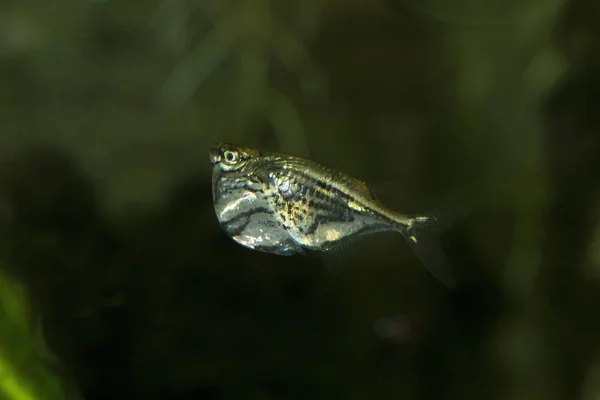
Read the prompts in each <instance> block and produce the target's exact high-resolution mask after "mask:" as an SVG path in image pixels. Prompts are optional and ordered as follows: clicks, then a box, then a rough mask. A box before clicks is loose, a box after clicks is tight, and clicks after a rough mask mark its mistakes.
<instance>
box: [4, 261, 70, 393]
mask: <svg viewBox="0 0 600 400" xmlns="http://www.w3.org/2000/svg"><path fill="white" fill-rule="evenodd" d="M31 321H32V317H31V308H30V305H29V302H28V301H27V293H26V290H25V289H24V287H23V286H22V285H20V284H19V283H18V282H17V281H16V280H15V279H14V278H12V277H11V276H9V275H8V274H7V273H6V272H4V271H3V270H2V269H1V267H0V394H3V397H2V398H6V399H7V400H59V399H66V398H67V396H66V393H65V392H64V390H63V388H62V382H61V380H60V379H59V378H58V377H57V376H55V374H54V373H53V371H52V370H51V368H50V367H49V363H53V362H54V360H53V359H52V358H53V356H52V355H50V353H49V351H48V350H47V348H46V345H45V342H44V340H43V338H42V337H41V336H39V335H38V333H40V332H41V331H36V329H35V324H32V323H31Z"/></svg>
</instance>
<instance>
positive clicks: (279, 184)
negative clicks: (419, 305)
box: [210, 143, 454, 286]
mask: <svg viewBox="0 0 600 400" xmlns="http://www.w3.org/2000/svg"><path fill="white" fill-rule="evenodd" d="M210 161H211V163H212V165H213V177H212V180H213V182H212V189H213V202H214V208H215V213H216V215H217V218H218V220H219V223H220V225H221V227H222V228H223V230H224V231H225V232H226V233H227V235H228V236H229V237H231V238H232V239H233V240H234V241H236V242H237V243H239V244H240V245H242V246H244V247H247V248H250V249H253V250H257V251H261V252H266V253H272V254H278V255H293V254H305V253H307V252H311V251H312V252H331V251H334V250H336V249H338V248H340V247H343V246H344V245H347V244H349V243H351V241H352V240H353V239H356V238H359V237H361V236H363V235H367V234H373V233H377V232H386V231H396V232H400V233H401V234H403V235H404V237H405V238H406V239H407V241H408V243H409V244H410V245H411V247H412V248H413V249H414V250H415V252H416V253H417V255H418V256H419V257H420V258H421V260H422V261H424V262H425V263H426V266H427V267H428V269H429V270H430V272H431V273H432V274H433V275H434V276H435V277H436V278H438V279H439V280H441V281H442V282H443V283H445V284H446V285H448V286H453V284H454V277H453V275H452V271H451V270H450V267H449V266H448V265H446V264H447V262H446V261H445V258H444V257H443V253H440V251H439V250H440V249H441V248H439V249H436V248H435V247H439V246H433V247H432V246H431V244H435V243H436V242H434V241H433V240H431V236H430V235H427V234H425V235H420V233H422V232H420V231H425V232H429V229H425V230H423V229H422V228H426V227H429V226H431V225H432V223H433V222H435V220H436V219H437V217H436V216H435V215H433V214H431V215H419V216H409V215H404V214H401V213H397V212H395V211H393V210H391V209H389V208H387V207H385V206H384V205H383V204H382V203H381V202H380V201H379V200H378V199H377V197H376V196H375V195H374V193H373V191H372V190H371V189H370V188H369V186H368V185H367V184H366V183H365V182H362V181H360V180H358V179H356V178H354V177H352V176H350V175H348V174H345V173H343V172H340V171H336V170H334V169H332V168H330V167H327V166H324V165H321V164H319V163H316V162H314V161H311V160H307V159H304V158H301V157H296V156H293V155H289V154H284V153H275V152H265V151H262V150H258V149H249V148H243V147H238V146H234V145H231V144H225V143H222V144H219V145H218V146H217V147H215V148H212V149H211V150H210ZM421 236H423V237H424V238H425V243H424V244H425V245H426V247H423V246H422V245H421V240H422V237H421ZM432 251H433V252H435V254H433V253H430V252H432Z"/></svg>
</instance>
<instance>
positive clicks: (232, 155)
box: [223, 150, 238, 164]
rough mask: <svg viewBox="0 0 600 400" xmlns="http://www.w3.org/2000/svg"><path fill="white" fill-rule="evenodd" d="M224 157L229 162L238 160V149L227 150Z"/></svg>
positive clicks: (232, 162)
mask: <svg viewBox="0 0 600 400" xmlns="http://www.w3.org/2000/svg"><path fill="white" fill-rule="evenodd" d="M223 159H224V160H225V162H226V163H227V164H234V163H235V162H237V160H238V153H237V151H232V150H225V151H224V152H223Z"/></svg>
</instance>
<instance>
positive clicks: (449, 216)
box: [399, 209, 467, 288]
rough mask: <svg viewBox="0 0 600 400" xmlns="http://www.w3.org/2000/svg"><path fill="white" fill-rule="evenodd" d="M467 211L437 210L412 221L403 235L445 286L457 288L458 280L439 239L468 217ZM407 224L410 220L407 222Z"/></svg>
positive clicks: (404, 225) (403, 229)
mask: <svg viewBox="0 0 600 400" xmlns="http://www.w3.org/2000/svg"><path fill="white" fill-rule="evenodd" d="M466 214H467V212H466V210H464V209H452V210H450V209H448V210H437V211H433V212H430V213H426V214H423V215H418V216H413V217H411V218H409V219H408V221H409V222H408V224H406V223H404V224H402V227H401V228H399V230H400V232H401V233H402V235H403V236H404V238H405V239H406V241H407V242H408V244H409V246H410V247H411V248H412V250H413V252H414V253H415V255H416V256H417V257H418V258H419V260H421V262H422V263H423V264H424V265H425V268H427V270H428V271H429V272H430V273H431V275H433V276H434V277H435V278H436V279H437V280H439V281H440V282H442V283H443V284H444V285H446V286H448V287H451V288H455V287H456V277H455V275H454V271H453V270H452V267H451V266H450V263H449V262H448V259H447V257H446V254H445V253H444V249H443V248H442V244H441V243H440V241H439V238H438V235H439V234H440V233H441V232H442V231H444V230H445V229H448V228H449V227H450V226H452V225H453V224H454V223H456V222H457V220H458V219H462V218H464V217H465V216H466ZM405 221H406V220H405Z"/></svg>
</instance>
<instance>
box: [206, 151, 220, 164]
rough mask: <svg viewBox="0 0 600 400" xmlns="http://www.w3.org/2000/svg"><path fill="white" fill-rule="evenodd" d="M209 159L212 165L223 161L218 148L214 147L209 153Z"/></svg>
mask: <svg viewBox="0 0 600 400" xmlns="http://www.w3.org/2000/svg"><path fill="white" fill-rule="evenodd" d="M208 157H209V159H210V163H211V164H212V165H215V164H216V163H218V162H220V161H221V151H220V150H219V148H218V147H213V148H211V149H210V150H209V151H208Z"/></svg>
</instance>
